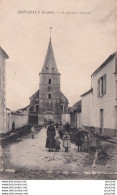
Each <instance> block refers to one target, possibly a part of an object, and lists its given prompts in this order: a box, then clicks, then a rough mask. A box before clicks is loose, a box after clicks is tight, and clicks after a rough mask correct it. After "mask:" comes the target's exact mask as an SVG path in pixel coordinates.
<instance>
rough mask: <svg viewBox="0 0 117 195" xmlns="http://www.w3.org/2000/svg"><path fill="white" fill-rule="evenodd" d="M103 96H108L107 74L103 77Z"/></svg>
mask: <svg viewBox="0 0 117 195" xmlns="http://www.w3.org/2000/svg"><path fill="white" fill-rule="evenodd" d="M103 94H106V74H105V75H104V76H103Z"/></svg>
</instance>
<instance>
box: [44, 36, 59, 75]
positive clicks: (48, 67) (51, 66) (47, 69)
mask: <svg viewBox="0 0 117 195" xmlns="http://www.w3.org/2000/svg"><path fill="white" fill-rule="evenodd" d="M41 73H43V74H44V73H57V74H58V73H59V72H58V69H57V65H56V61H55V57H54V52H53V48H52V43H51V38H50V42H49V45H48V49H47V53H46V57H45V61H44V64H43V68H42V71H41Z"/></svg>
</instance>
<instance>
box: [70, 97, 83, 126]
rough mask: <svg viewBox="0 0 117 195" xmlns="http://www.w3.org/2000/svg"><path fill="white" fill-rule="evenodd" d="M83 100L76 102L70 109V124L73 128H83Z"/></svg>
mask: <svg viewBox="0 0 117 195" xmlns="http://www.w3.org/2000/svg"><path fill="white" fill-rule="evenodd" d="M81 112H82V100H79V101H78V102H76V103H75V104H74V105H73V106H72V107H71V109H70V125H71V127H73V128H77V129H79V128H81Z"/></svg>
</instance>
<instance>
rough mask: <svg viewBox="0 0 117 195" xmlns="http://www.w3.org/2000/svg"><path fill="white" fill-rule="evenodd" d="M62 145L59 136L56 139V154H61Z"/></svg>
mask: <svg viewBox="0 0 117 195" xmlns="http://www.w3.org/2000/svg"><path fill="white" fill-rule="evenodd" d="M60 144H61V142H60V141H59V137H58V136H57V137H56V139H55V149H56V152H59V149H61V148H60Z"/></svg>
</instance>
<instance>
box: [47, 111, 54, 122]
mask: <svg viewBox="0 0 117 195" xmlns="http://www.w3.org/2000/svg"><path fill="white" fill-rule="evenodd" d="M45 119H46V120H47V121H54V115H53V113H46V114H45Z"/></svg>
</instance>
